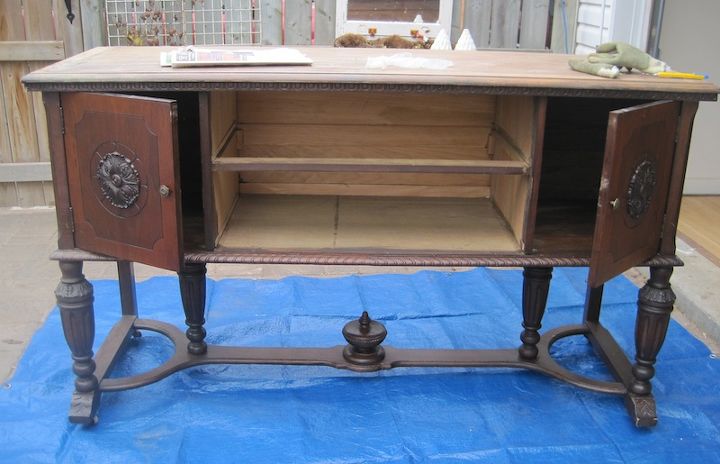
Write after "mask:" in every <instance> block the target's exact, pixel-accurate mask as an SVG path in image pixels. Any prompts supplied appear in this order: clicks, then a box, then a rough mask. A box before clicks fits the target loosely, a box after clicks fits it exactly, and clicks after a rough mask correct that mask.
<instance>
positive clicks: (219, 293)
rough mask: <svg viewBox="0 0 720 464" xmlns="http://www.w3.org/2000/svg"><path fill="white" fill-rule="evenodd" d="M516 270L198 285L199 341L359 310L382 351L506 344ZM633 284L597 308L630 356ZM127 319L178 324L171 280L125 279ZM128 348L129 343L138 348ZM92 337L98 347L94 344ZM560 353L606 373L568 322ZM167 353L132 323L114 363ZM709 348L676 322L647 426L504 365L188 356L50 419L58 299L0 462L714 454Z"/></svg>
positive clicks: (333, 333)
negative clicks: (193, 359)
mask: <svg viewBox="0 0 720 464" xmlns="http://www.w3.org/2000/svg"><path fill="white" fill-rule="evenodd" d="M586 277H587V270H586V269H557V270H556V271H555V273H554V276H553V285H552V287H551V291H550V297H549V303H548V310H547V313H546V316H545V319H544V327H546V328H552V327H555V326H557V325H560V324H565V323H576V322H578V321H579V320H580V317H581V315H582V304H583V301H584V292H585V281H586ZM521 281H522V276H521V272H520V271H518V270H487V269H476V270H472V271H468V272H458V273H449V272H448V273H443V272H433V271H423V272H418V273H416V274H411V275H376V276H362V277H357V276H349V277H342V278H332V279H315V278H305V277H288V278H285V279H282V280H236V279H229V280H221V281H216V282H214V281H208V315H207V320H208V322H207V329H208V334H209V335H208V339H209V341H210V342H211V343H219V344H246V345H251V346H329V345H336V344H342V343H344V340H343V339H342V336H341V334H340V330H341V328H342V326H343V324H344V323H345V322H347V321H348V320H349V319H351V318H356V317H358V316H359V314H360V313H361V311H362V310H367V311H369V312H370V315H371V316H372V317H373V318H377V319H379V320H382V321H383V322H384V323H385V324H386V326H387V328H388V332H389V335H388V338H387V341H386V342H385V343H386V344H389V345H394V346H398V347H408V348H409V347H418V348H419V347H437V348H507V347H513V346H517V345H518V343H519V339H518V337H519V334H520V330H521V326H520V324H521V310H520V303H521ZM94 285H95V295H96V321H97V334H98V337H97V338H98V340H102V339H103V338H104V336H105V334H106V333H107V332H108V331H109V329H110V327H111V325H112V323H113V322H114V321H115V320H116V318H117V316H118V314H119V313H120V309H119V307H120V304H119V301H118V294H117V283H116V282H114V281H97V282H94ZM636 298H637V289H636V288H635V287H634V286H633V285H632V284H631V283H630V282H628V281H627V280H626V279H624V278H618V279H615V280H613V281H611V282H610V283H609V284H608V285H606V290H605V300H604V308H603V316H602V320H603V322H604V324H605V325H606V326H607V327H608V328H609V329H610V330H611V331H612V332H613V333H614V334H615V336H616V338H617V340H618V342H619V343H620V345H621V346H622V347H623V348H624V349H625V351H626V352H627V353H631V354H632V353H634V349H633V330H634V320H635V312H636V309H635V300H636ZM138 300H139V307H140V311H141V316H143V317H146V318H156V319H161V320H165V321H168V322H172V323H174V324H176V325H178V326H180V327H182V326H183V315H182V311H181V309H180V308H181V306H180V299H179V292H178V286H177V281H176V279H174V278H172V277H158V278H154V279H151V280H149V281H146V282H143V283H140V284H139V285H138ZM140 348H143V350H141V349H140ZM96 349H97V348H96ZM554 352H555V354H556V356H557V357H558V359H561V360H562V363H564V364H565V365H568V366H572V368H573V369H574V370H576V371H579V372H581V373H583V374H586V375H592V376H595V377H598V378H606V377H607V376H608V374H607V372H605V370H604V368H603V367H602V365H601V364H600V363H599V362H598V361H597V360H595V359H594V358H591V359H587V358H586V356H585V355H587V354H588V353H589V352H590V349H589V348H588V345H587V343H586V342H585V339H584V338H583V337H582V336H578V337H572V338H569V339H566V340H563V341H561V342H559V343H558V345H557V348H555V349H554ZM170 353H171V348H170V346H169V343H168V342H167V341H166V340H165V339H164V338H162V337H161V336H159V335H155V334H152V333H145V334H144V336H143V337H142V338H141V339H140V341H139V342H138V343H137V344H136V345H133V346H132V347H131V348H130V352H129V355H128V357H127V360H126V361H124V362H123V363H122V364H121V365H119V366H117V368H116V375H127V374H129V373H138V372H141V371H143V370H147V369H149V368H151V367H153V366H155V365H157V364H158V363H160V362H162V360H163V359H165V358H167V357H168V356H169V355H170ZM719 374H720V362H718V361H717V360H716V359H714V357H713V356H712V355H711V353H710V352H709V351H708V349H707V348H706V347H705V346H704V345H703V344H702V343H700V342H699V341H697V340H696V339H694V338H693V337H692V336H691V335H690V334H688V333H687V332H686V331H685V330H684V329H683V328H681V327H680V326H679V325H678V324H676V323H675V322H673V323H672V325H671V327H670V331H669V334H668V338H667V341H666V343H665V347H664V349H663V351H662V352H661V354H660V362H659V364H658V366H657V377H656V379H655V381H654V388H655V390H654V391H655V394H656V397H657V400H658V402H659V405H658V413H659V416H660V422H659V424H658V426H657V427H655V428H654V429H650V430H638V429H636V428H635V427H634V426H633V425H632V423H631V421H630V419H629V418H628V416H627V415H626V413H625V409H624V406H623V404H622V400H621V399H620V398H618V397H614V396H608V395H601V394H596V393H592V392H587V391H584V390H580V389H578V388H575V387H572V386H569V385H566V384H564V383H561V382H559V381H556V380H552V379H550V378H548V377H545V376H543V375H540V374H535V373H532V372H528V371H523V370H510V369H492V370H487V369H486V370H480V369H418V368H413V369H395V370H392V371H385V372H377V373H371V374H356V373H351V372H346V371H338V370H334V369H331V368H324V367H287V366H226V365H216V366H202V367H197V368H192V369H189V370H185V371H183V372H180V373H177V374H174V375H172V376H171V377H169V378H167V379H164V380H163V381H161V382H158V383H156V384H153V385H151V386H148V387H145V388H141V389H137V390H131V391H126V392H119V393H107V394H105V395H104V396H103V400H102V404H101V408H100V423H99V424H98V425H97V426H95V427H90V428H88V427H81V426H76V425H71V424H69V423H68V422H67V420H66V414H67V408H68V404H69V398H70V394H71V386H72V382H73V377H72V375H71V370H70V356H69V352H68V349H67V347H66V345H65V342H64V339H63V337H62V330H61V327H60V321H59V314H58V311H57V309H56V310H55V311H54V312H53V313H52V314H51V315H50V317H49V318H48V320H47V322H46V323H45V325H44V326H43V327H42V328H41V329H40V330H39V331H38V332H37V334H36V335H35V337H34V338H33V340H32V342H31V344H30V346H29V348H28V350H27V352H26V353H25V356H24V357H23V359H22V361H21V363H20V365H19V366H18V369H17V373H16V374H15V376H14V378H13V379H12V380H11V381H10V383H9V384H8V385H6V386H5V388H4V389H3V390H2V391H1V392H0V411H2V414H0V449H1V450H2V455H3V461H5V462H72V463H76V462H97V463H104V462H122V463H128V462H236V463H257V462H272V463H280V462H299V463H321V462H322V463H335V464H338V463H365V462H391V463H416V462H429V461H433V462H489V463H520V462H522V463H534V462H553V463H562V462H567V463H578V462H622V463H637V462H652V463H670V462H682V463H689V462H706V463H710V462H720V433H718V432H719V431H718V426H717V424H719V423H720V391H719V390H718V388H717V383H718V380H719V379H720V375H719Z"/></svg>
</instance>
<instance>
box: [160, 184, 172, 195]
mask: <svg viewBox="0 0 720 464" xmlns="http://www.w3.org/2000/svg"><path fill="white" fill-rule="evenodd" d="M160 196H161V197H163V198H167V197H169V196H170V187H168V186H167V185H161V186H160Z"/></svg>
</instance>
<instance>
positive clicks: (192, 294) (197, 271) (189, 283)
mask: <svg viewBox="0 0 720 464" xmlns="http://www.w3.org/2000/svg"><path fill="white" fill-rule="evenodd" d="M206 273H207V268H206V266H205V264H202V263H201V264H185V266H184V267H183V269H182V270H181V271H180V272H178V276H179V277H180V296H181V297H182V302H183V308H184V309H185V323H186V324H187V326H188V329H187V331H186V332H185V334H186V335H187V338H188V340H189V343H188V346H187V349H188V353H190V354H205V352H207V344H206V343H205V335H206V332H205V328H204V327H203V325H204V324H205V274H206Z"/></svg>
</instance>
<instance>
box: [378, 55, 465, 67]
mask: <svg viewBox="0 0 720 464" xmlns="http://www.w3.org/2000/svg"><path fill="white" fill-rule="evenodd" d="M452 65H453V62H452V61H450V60H443V59H442V58H424V57H421V56H413V54H412V53H396V54H394V55H381V56H374V57H370V58H368V59H367V63H366V64H365V67H366V68H368V69H385V68H387V67H388V66H394V67H397V68H407V69H447V68H449V67H450V66H452Z"/></svg>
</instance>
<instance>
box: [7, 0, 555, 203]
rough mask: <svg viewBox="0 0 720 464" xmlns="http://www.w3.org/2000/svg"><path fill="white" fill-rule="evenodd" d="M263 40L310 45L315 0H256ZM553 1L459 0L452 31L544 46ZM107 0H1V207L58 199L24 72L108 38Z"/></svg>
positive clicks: (325, 38)
mask: <svg viewBox="0 0 720 464" xmlns="http://www.w3.org/2000/svg"><path fill="white" fill-rule="evenodd" d="M258 1H259V3H260V6H261V12H262V13H261V20H262V22H261V26H262V43H263V44H266V45H280V44H282V43H283V29H284V39H285V40H284V44H285V45H309V44H310V43H311V34H312V30H311V14H312V10H313V1H312V0H286V1H285V14H284V18H285V24H284V28H283V24H282V18H283V9H282V0H258ZM335 4H336V0H315V1H314V10H315V14H316V21H315V24H316V26H315V44H316V45H331V44H332V43H333V42H334V40H335V15H336V11H335ZM549 4H550V0H455V1H454V2H453V26H452V30H451V31H450V32H451V38H452V40H453V41H455V40H457V38H458V37H459V36H460V33H461V32H462V30H463V29H469V30H470V32H471V34H472V35H473V38H474V39H475V44H476V45H477V46H478V47H479V48H523V49H544V48H546V46H547V43H548V39H549V37H548V30H549V27H550V26H551V24H550V23H549V21H548V18H549V17H550V16H549V12H548V8H549ZM103 5H104V1H103V0H72V1H71V8H72V11H73V13H74V15H75V18H74V20H73V22H72V24H71V23H70V22H69V21H68V19H67V18H66V15H67V13H68V12H67V9H66V6H65V1H64V0H0V92H1V93H2V101H1V102H0V206H22V207H30V206H39V205H40V206H41V205H48V206H49V205H53V204H54V199H53V192H52V186H51V182H50V165H49V149H48V141H47V135H46V123H45V112H44V109H43V106H42V101H41V98H40V96H39V95H38V94H28V93H27V92H26V91H25V90H24V89H23V87H22V84H21V82H20V79H21V78H22V76H24V75H25V74H26V73H28V72H30V71H32V70H34V69H37V68H39V67H42V66H44V65H46V64H48V63H50V62H53V61H57V60H60V59H63V58H64V57H66V56H71V55H74V54H75V53H78V52H80V51H82V50H85V49H89V48H92V47H95V46H101V45H105V44H107V37H106V36H107V27H106V19H105V11H104V9H103Z"/></svg>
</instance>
